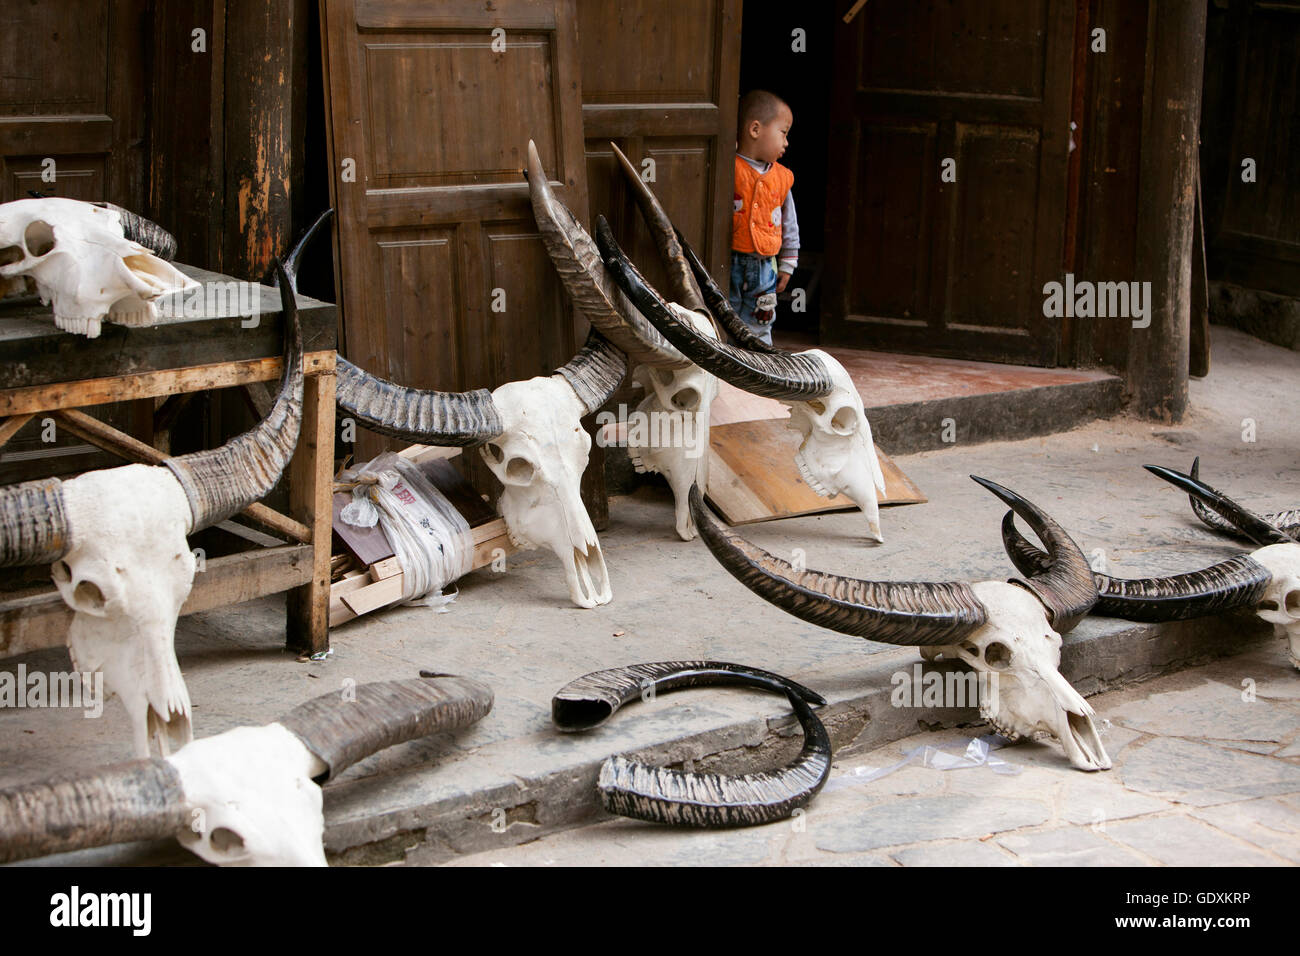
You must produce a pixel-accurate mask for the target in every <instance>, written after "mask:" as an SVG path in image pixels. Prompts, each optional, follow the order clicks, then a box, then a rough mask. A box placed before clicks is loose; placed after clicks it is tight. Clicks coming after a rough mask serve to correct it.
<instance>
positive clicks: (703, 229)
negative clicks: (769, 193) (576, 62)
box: [578, 0, 740, 287]
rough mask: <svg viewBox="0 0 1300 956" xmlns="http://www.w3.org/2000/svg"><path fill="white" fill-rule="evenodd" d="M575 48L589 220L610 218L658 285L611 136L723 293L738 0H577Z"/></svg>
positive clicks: (656, 267) (659, 273) (658, 270)
mask: <svg viewBox="0 0 1300 956" xmlns="http://www.w3.org/2000/svg"><path fill="white" fill-rule="evenodd" d="M578 46H579V48H580V50H581V62H582V126H583V135H584V136H585V137H586V149H587V181H588V183H589V184H590V190H591V211H592V216H593V218H594V217H595V215H596V214H597V213H601V214H603V215H604V216H605V217H606V218H607V219H609V221H610V225H611V227H612V228H613V229H614V233H615V235H616V236H617V237H618V239H619V242H620V243H626V244H627V245H625V248H626V249H628V254H629V255H630V256H632V258H633V260H634V261H635V262H636V263H637V264H638V265H639V266H640V267H641V268H642V269H643V270H645V272H646V275H647V277H648V278H649V279H650V281H651V282H657V281H659V280H661V279H662V277H663V270H662V267H661V266H660V264H659V261H658V253H656V252H655V250H654V246H653V244H652V242H651V240H650V236H649V233H648V232H647V230H646V228H645V226H644V224H643V223H642V222H641V218H640V215H639V214H638V213H637V212H636V210H635V206H634V204H633V200H632V196H631V193H630V192H629V191H628V190H626V189H625V188H624V186H623V174H622V173H621V171H620V170H619V166H618V164H617V162H616V160H615V157H614V153H613V151H612V150H611V149H610V148H609V144H610V141H611V140H612V141H614V142H616V143H617V144H618V147H619V149H621V150H622V151H623V152H624V153H625V154H626V155H627V157H628V158H629V159H630V160H631V161H632V163H633V164H634V165H635V166H636V167H637V168H638V169H639V170H646V171H647V172H648V173H649V174H651V175H653V181H650V182H649V186H650V188H651V189H652V190H654V192H655V194H656V195H657V196H658V197H659V199H660V201H661V202H662V203H663V204H664V208H665V209H666V210H667V212H668V215H669V216H670V217H671V218H672V220H673V223H674V224H675V225H676V226H677V227H678V228H679V229H681V231H682V234H683V235H684V236H686V238H687V241H689V242H690V243H691V244H692V245H693V246H694V247H695V249H696V250H698V252H699V254H700V256H701V258H703V259H704V261H705V262H706V263H707V264H708V266H709V267H710V269H712V271H713V272H714V274H715V275H716V276H717V277H718V278H719V280H720V281H722V283H723V285H724V286H725V285H726V278H727V277H726V272H727V262H728V261H729V255H728V250H729V249H730V247H731V193H732V168H731V167H732V157H733V156H734V155H735V139H736V98H737V92H738V91H737V84H738V82H739V76H740V2H739V0H676V2H674V3H670V4H669V3H663V2H662V0H633V2H625V3H609V2H608V0H578ZM647 160H649V165H647V164H646V161H647ZM661 287H662V285H661Z"/></svg>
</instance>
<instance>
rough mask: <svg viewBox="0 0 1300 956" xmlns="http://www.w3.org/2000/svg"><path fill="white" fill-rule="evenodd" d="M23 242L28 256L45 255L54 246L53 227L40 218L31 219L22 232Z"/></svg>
mask: <svg viewBox="0 0 1300 956" xmlns="http://www.w3.org/2000/svg"><path fill="white" fill-rule="evenodd" d="M23 243H24V244H25V245H26V246H27V254H28V255H29V256H32V257H33V258H37V257H40V256H43V255H45V254H46V253H47V252H49V251H50V250H51V249H53V248H54V227H53V226H51V225H50V224H49V223H48V222H43V221H42V220H40V219H37V220H35V221H33V222H32V223H30V224H29V225H28V226H27V230H26V231H25V232H24V233H23Z"/></svg>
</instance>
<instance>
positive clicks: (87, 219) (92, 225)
mask: <svg viewBox="0 0 1300 956" xmlns="http://www.w3.org/2000/svg"><path fill="white" fill-rule="evenodd" d="M175 250H176V240H175V239H173V238H172V237H171V236H170V235H168V233H167V232H165V231H164V230H163V229H161V228H160V227H159V226H157V225H155V224H154V223H151V222H149V221H148V220H147V219H142V218H140V217H139V216H136V215H135V214H133V213H130V212H128V211H127V210H125V209H121V208H119V207H117V206H114V205H111V204H109V203H88V202H81V201H80V200H76V199H61V198H57V197H51V198H48V199H20V200H17V201H16V202H9V203H5V204H4V205H2V206H0V287H3V288H4V289H6V290H7V291H15V290H20V289H22V288H24V287H25V286H26V281H25V280H26V279H30V280H31V281H32V282H34V283H35V285H36V291H37V292H38V293H39V294H40V297H41V301H42V302H44V303H47V304H52V305H53V308H54V324H55V325H57V326H58V327H59V328H61V329H64V330H65V331H68V332H75V333H77V334H79V335H84V336H86V337H88V338H92V339H93V338H98V337H99V334H100V331H101V328H102V322H103V321H104V320H106V319H107V320H108V321H110V322H117V323H119V324H121V325H132V326H139V325H153V324H154V323H156V322H157V321H158V310H157V307H156V305H155V304H154V300H155V299H157V298H158V297H159V296H161V295H163V294H165V293H169V292H178V291H183V290H186V289H193V288H197V287H198V283H197V282H195V281H194V280H193V279H191V278H190V277H189V276H187V275H185V274H184V273H183V272H181V271H180V270H178V269H176V268H175V267H174V266H172V265H171V264H170V263H168V262H166V261H165V260H166V259H169V258H171V256H172V255H174V254H175Z"/></svg>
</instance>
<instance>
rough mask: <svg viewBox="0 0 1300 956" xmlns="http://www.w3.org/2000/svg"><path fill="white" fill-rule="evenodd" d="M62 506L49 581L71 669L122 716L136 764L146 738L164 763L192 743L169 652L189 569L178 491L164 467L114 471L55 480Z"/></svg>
mask: <svg viewBox="0 0 1300 956" xmlns="http://www.w3.org/2000/svg"><path fill="white" fill-rule="evenodd" d="M63 500H64V507H65V509H66V511H67V515H68V522H69V525H70V527H71V529H72V536H71V541H70V545H71V547H70V548H69V550H68V552H67V553H66V554H65V555H64V556H63V558H61V559H60V560H59V561H56V562H55V563H54V565H53V566H52V568H51V573H52V575H53V577H54V583H55V585H56V586H57V587H58V589H59V594H60V595H61V596H62V597H63V600H64V601H65V602H66V603H67V605H68V606H69V607H70V608H72V610H73V617H72V625H71V627H70V628H69V630H68V649H69V651H70V653H71V655H72V663H73V667H74V668H75V669H76V670H77V671H80V672H82V673H93V672H95V671H102V672H103V674H104V684H105V687H106V688H107V689H108V691H109V692H110V693H113V694H116V695H117V696H118V697H119V698H120V699H121V701H122V704H123V706H125V708H126V711H127V713H128V715H129V716H130V719H131V729H132V737H133V741H134V745H135V753H136V755H137V756H139V757H146V756H148V755H149V752H150V741H151V740H152V741H153V742H154V744H155V745H156V748H157V751H158V752H159V753H161V754H164V755H165V754H167V753H169V752H170V751H171V750H172V749H174V748H178V747H181V746H183V745H184V744H186V743H188V742H189V740H190V739H191V736H192V733H191V729H190V696H189V692H188V691H187V690H186V687H185V681H184V679H183V678H182V677H181V672H180V667H179V665H178V664H177V663H176V651H175V636H176V617H177V615H178V614H179V613H180V609H181V605H183V604H184V603H185V599H186V598H187V597H188V596H189V593H190V586H191V585H192V584H193V581H194V568H195V561H194V555H193V554H192V553H191V552H190V548H189V544H188V543H187V542H186V540H185V534H186V531H187V530H188V529H189V523H190V517H191V516H190V506H189V503H188V502H187V500H186V498H185V492H184V491H183V490H182V489H181V486H180V484H179V483H178V482H177V481H176V479H175V478H174V477H173V476H172V474H171V472H169V471H168V470H167V469H166V468H163V467H159V466H151V465H124V466H123V467H121V468H112V469H108V470H106V471H93V472H89V473H87V474H84V475H81V476H80V477H78V478H73V479H71V480H69V481H66V482H64V483H63Z"/></svg>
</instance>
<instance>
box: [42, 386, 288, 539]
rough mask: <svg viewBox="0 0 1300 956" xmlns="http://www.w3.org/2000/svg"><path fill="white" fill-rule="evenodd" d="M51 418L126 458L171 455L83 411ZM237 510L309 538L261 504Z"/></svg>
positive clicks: (156, 461) (158, 459) (156, 460)
mask: <svg viewBox="0 0 1300 956" xmlns="http://www.w3.org/2000/svg"><path fill="white" fill-rule="evenodd" d="M55 417H56V418H57V419H58V420H59V421H60V422H62V424H63V427H64V428H66V429H67V430H68V431H70V432H72V434H74V435H76V436H77V437H78V438H84V439H85V440H86V441H88V442H90V443H91V444H93V445H96V446H98V447H100V448H103V449H104V450H105V451H111V452H113V453H114V454H116V455H120V456H121V457H123V458H126V459H128V460H131V461H141V462H145V463H146V464H150V465H160V464H162V463H163V461H165V460H166V459H167V458H170V457H171V456H170V455H167V454H164V453H163V452H160V451H159V450H158V449H156V448H154V447H152V446H151V445H146V444H145V443H144V442H142V441H138V440H137V439H135V438H132V437H131V436H130V435H127V434H124V433H122V432H120V431H118V430H117V429H116V428H113V427H112V426H110V425H106V424H105V423H104V422H101V421H100V420H99V419H97V418H91V417H90V416H89V415H87V414H86V413H85V412H79V411H76V410H75V409H64V410H63V411H61V412H55ZM240 513H241V514H243V515H245V516H247V517H249V518H252V519H253V520H254V521H256V522H258V523H260V524H264V525H266V527H268V528H270V529H271V530H272V531H278V532H279V533H280V534H283V535H285V536H286V537H289V538H292V539H293V540H294V541H300V542H302V543H304V544H306V543H308V542H310V541H311V529H310V528H308V527H307V526H306V525H305V524H302V523H301V522H298V521H294V520H293V519H292V518H288V517H285V516H284V515H282V514H280V513H279V512H278V511H275V510H273V509H271V508H268V507H267V506H266V505H264V504H260V503H257V502H255V503H253V504H251V505H249V506H248V507H247V508H245V509H244V510H243V511H242V512H240Z"/></svg>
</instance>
